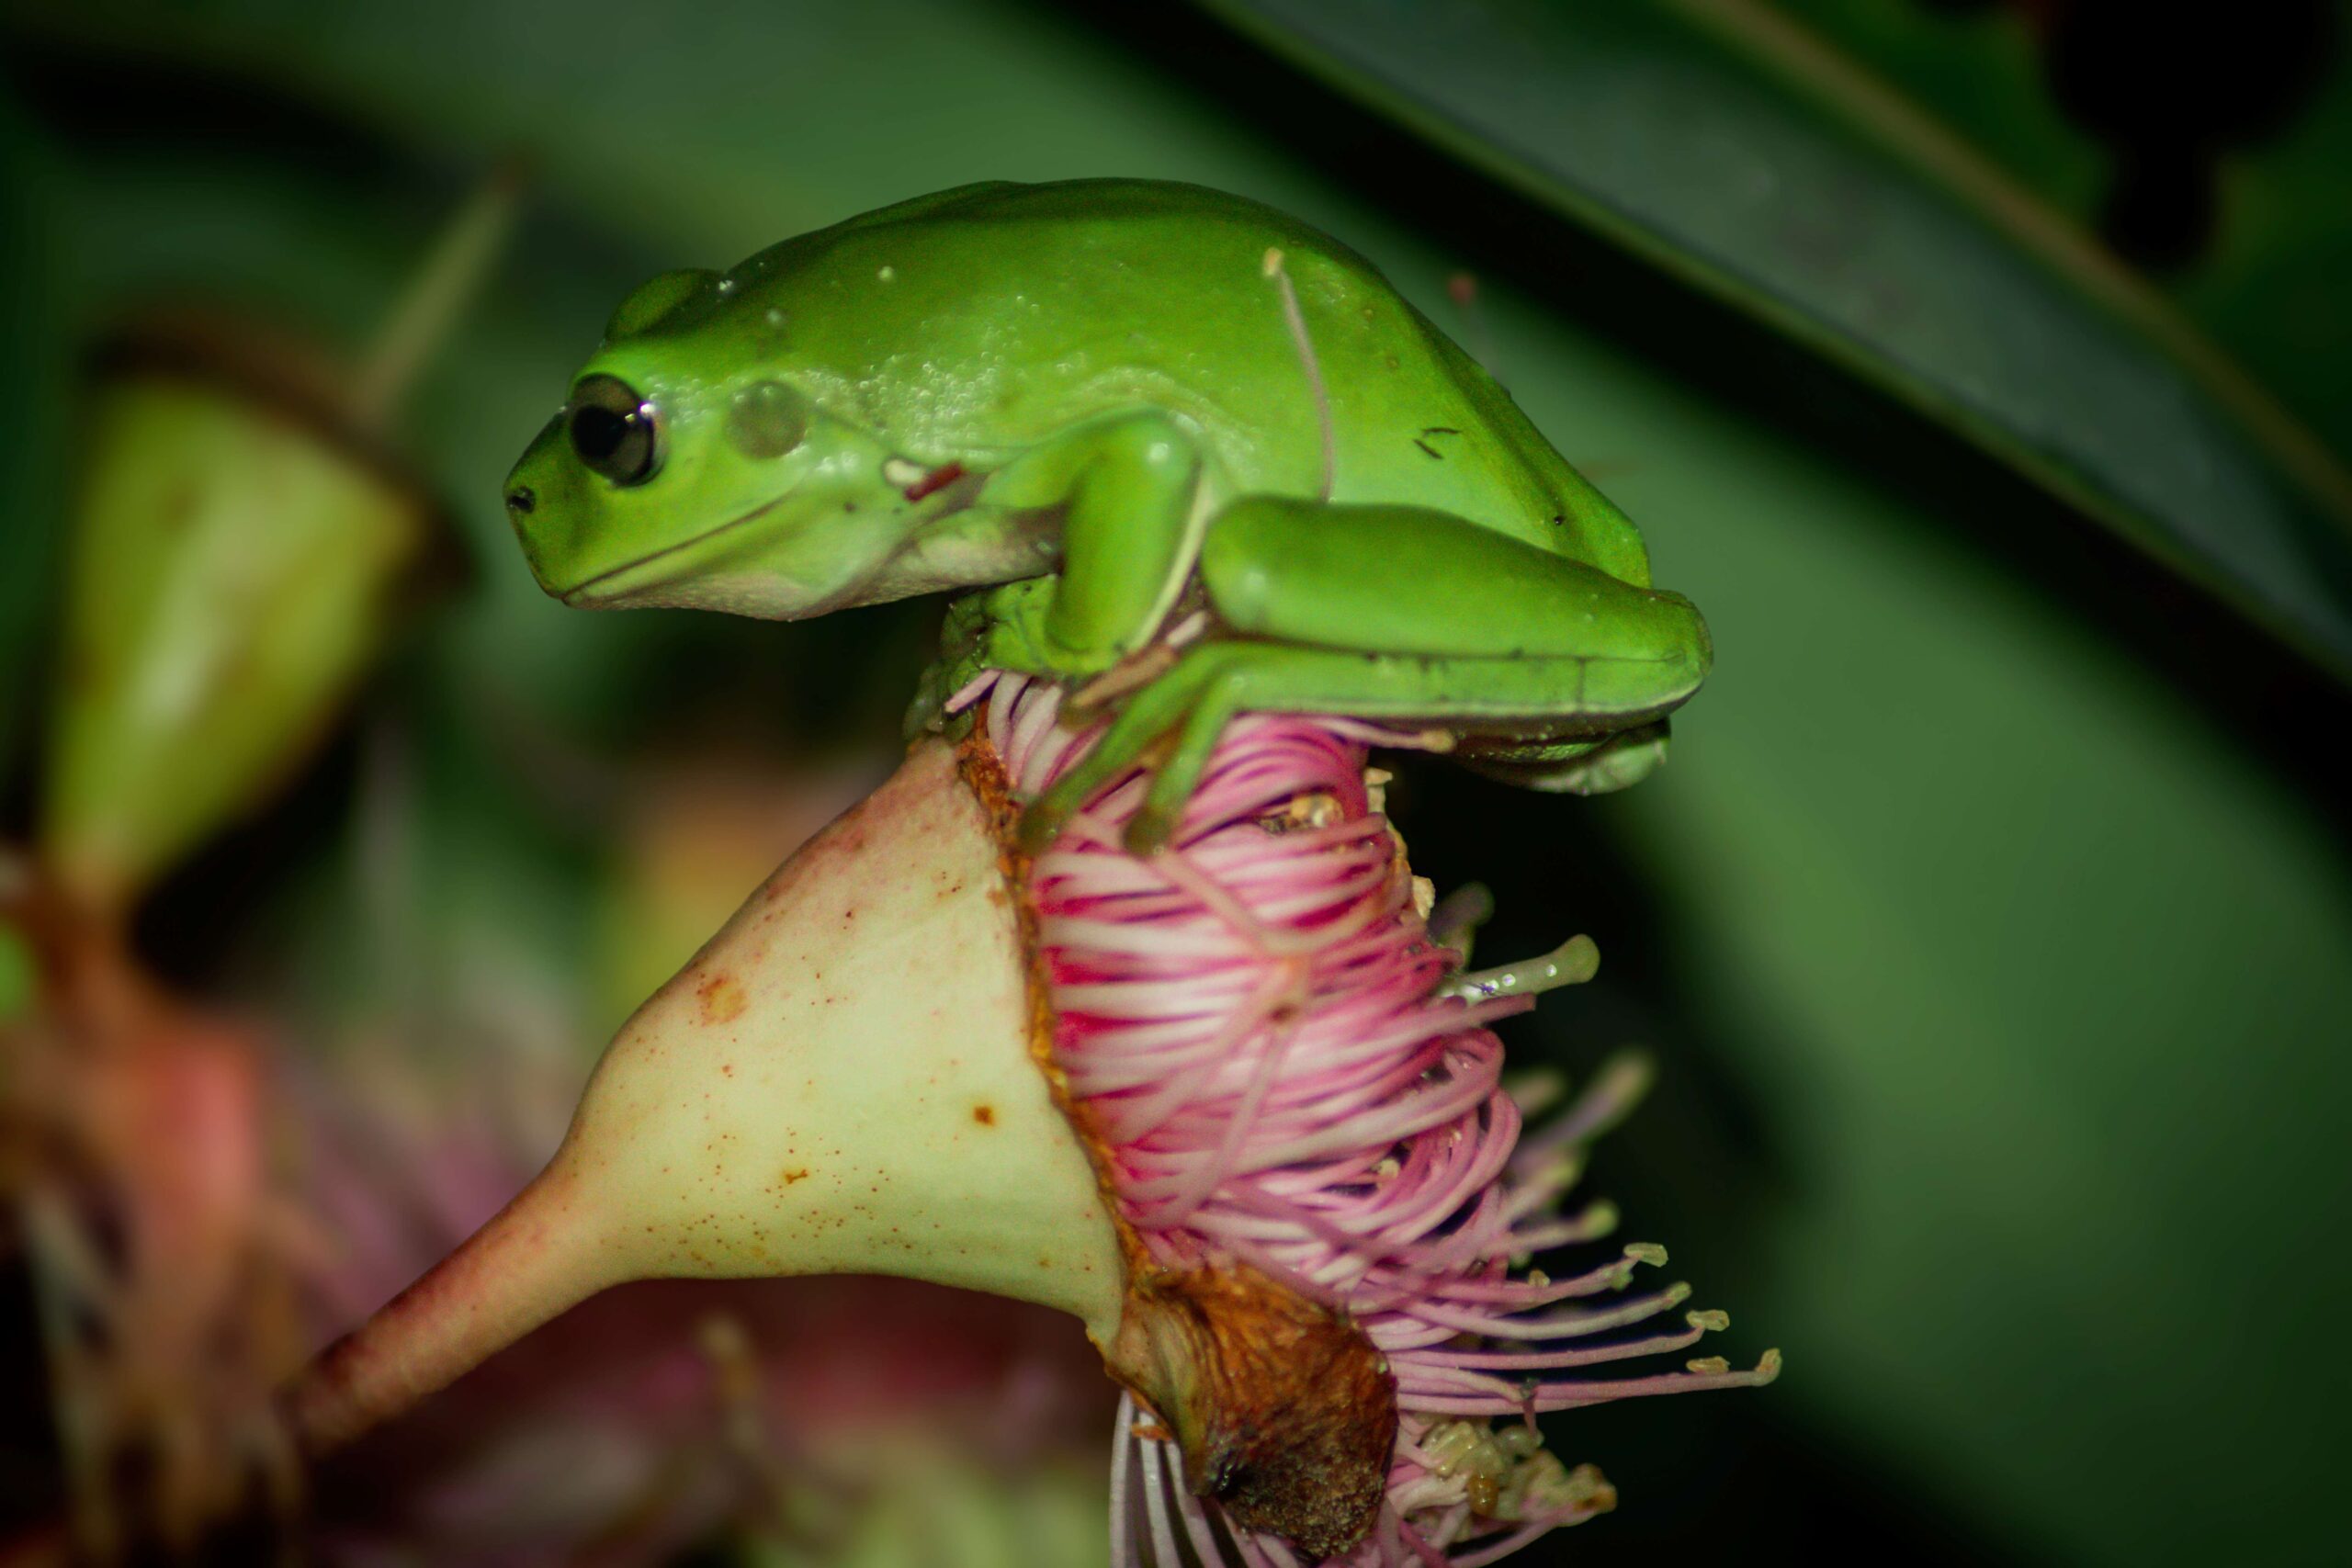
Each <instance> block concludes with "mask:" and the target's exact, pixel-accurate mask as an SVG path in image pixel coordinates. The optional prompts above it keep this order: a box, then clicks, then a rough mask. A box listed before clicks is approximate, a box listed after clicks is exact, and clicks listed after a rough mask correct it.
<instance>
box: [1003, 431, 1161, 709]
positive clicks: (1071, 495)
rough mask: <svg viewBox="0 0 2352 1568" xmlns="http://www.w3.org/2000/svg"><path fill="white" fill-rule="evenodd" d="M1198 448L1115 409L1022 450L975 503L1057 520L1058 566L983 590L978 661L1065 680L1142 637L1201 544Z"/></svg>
mask: <svg viewBox="0 0 2352 1568" xmlns="http://www.w3.org/2000/svg"><path fill="white" fill-rule="evenodd" d="M1200 477H1201V458H1200V449H1199V447H1198V446H1196V445H1195V443H1194V442H1193V438H1192V436H1191V435H1190V434H1187V433H1186V432H1185V431H1184V429H1183V428H1182V426H1181V425H1179V424H1177V423H1176V422H1175V421H1173V420H1172V419H1170V418H1169V417H1168V416H1167V415H1166V414H1163V413H1160V412H1157V411H1153V410H1142V411H1138V412H1133V413H1125V414H1119V415H1116V416H1114V417H1113V418H1110V419H1106V420H1099V421H1096V422H1094V423H1091V424H1087V425H1083V426H1080V428H1078V429H1076V430H1072V431H1070V432H1069V433H1068V434H1064V435H1061V436H1059V437H1057V438H1056V439H1054V440H1052V441H1050V442H1047V443H1046V444H1045V445H1043V446H1038V447H1036V448H1035V449H1034V450H1032V451H1030V452H1028V453H1025V454H1023V456H1022V457H1019V458H1017V459H1015V460H1014V461H1012V463H1009V464H1007V465H1006V466H1005V467H1004V468H1001V469H1000V470H998V471H997V473H995V474H994V475H992V476H991V477H990V478H989V482H988V484H987V486H986V487H985V488H984V489H983V490H982V491H981V492H980V495H979V498H978V501H979V504H982V505H987V506H997V507H1002V508H1004V509H1006V510H1008V511H1024V512H1025V511H1056V512H1058V513H1060V515H1061V570H1060V572H1059V573H1058V574H1057V575H1055V576H1052V577H1041V578H1032V579H1029V580H1027V581H1022V582H1014V583H1008V584H1006V585H1005V586H1004V587H1001V588H999V589H995V590H993V591H991V592H989V593H988V594H986V595H984V596H983V597H982V602H981V610H982V614H983V616H984V618H985V620H986V622H987V629H986V630H985V631H984V632H983V633H982V634H981V637H980V663H982V664H983V665H987V666H992V667H994V668H997V669H1004V670H1019V671H1026V672H1028V673H1031V674H1039V675H1050V676H1055V677H1058V678H1063V679H1069V678H1074V677H1079V676H1084V675H1092V674H1097V673H1099V672H1101V671H1104V670H1107V669H1109V668H1110V667H1111V666H1112V665H1114V664H1116V663H1117V662H1118V661H1119V660H1122V659H1124V658H1125V657H1127V656H1128V655H1129V654H1132V653H1135V652H1136V651H1138V650H1139V649H1142V648H1144V647H1145V646H1146V645H1147V644H1148V643H1149V642H1150V641H1151V639H1152V637H1153V635H1154V633H1156V632H1157V631H1158V630H1159V624H1160V622H1161V621H1162V620H1164V619H1165V618H1166V617H1167V615H1168V612H1169V610H1170V607H1171V606H1173V605H1174V604H1175V603H1176V600H1177V598H1178V597H1179V596H1180V595H1181V594H1182V592H1183V589H1184V583H1185V581H1186V579H1187V578H1189V577H1190V576H1191V575H1192V570H1193V561H1194V559H1195V558H1197V557H1198V555H1199V553H1200V547H1201V533H1202V529H1203V527H1204V525H1205V521H1206V519H1205V515H1204V510H1203V508H1202V507H1201V505H1200V504H1199V502H1200V491H1201V484H1200Z"/></svg>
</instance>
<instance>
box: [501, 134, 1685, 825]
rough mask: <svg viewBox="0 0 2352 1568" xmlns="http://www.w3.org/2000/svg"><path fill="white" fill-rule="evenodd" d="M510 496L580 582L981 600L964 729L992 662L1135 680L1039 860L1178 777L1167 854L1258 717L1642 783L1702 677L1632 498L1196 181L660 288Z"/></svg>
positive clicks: (1354, 270)
mask: <svg viewBox="0 0 2352 1568" xmlns="http://www.w3.org/2000/svg"><path fill="white" fill-rule="evenodd" d="M506 501H507V510H508V513H509V516H510V518H511V520H512V521H513V523H514V525H515V531H516V533H517V535H518V536H520V537H521V539H522V542H523V547H524V550H525V552H526V555H527V556H528V557H529V559H530V563H531V569H532V570H533V571H534V572H535V573H536V574H537V577H538V580H539V581H540V583H541V584H542V585H543V586H544V587H545V588H546V589H547V591H548V592H549V593H552V594H555V595H557V596H559V597H560V598H561V599H562V600H563V601H564V602H565V603H567V604H580V605H592V606H620V605H686V606H693V607H697V608H705V609H717V610H725V611H730V612H733V613H735V614H738V615H758V616H764V617H769V618H773V619H781V620H796V619H801V618H805V617H808V616H812V615H823V614H825V613H826V612H828V611H831V610H835V609H841V608H843V607H845V606H849V605H853V604H878V603H880V602H882V601H885V600H889V599H897V598H902V597H904V596H906V595H908V594H912V593H924V592H939V591H949V592H961V593H963V594H964V597H962V598H960V599H958V600H957V601H956V604H954V605H953V606H952V607H951V610H950V613H949V615H948V621H947V632H946V638H945V643H946V647H945V652H944V657H943V660H942V661H941V663H940V664H939V665H938V666H936V667H934V669H933V671H932V672H931V673H930V674H929V675H928V676H927V677H926V679H925V683H924V691H925V694H926V697H925V699H924V700H923V701H922V702H919V704H918V710H919V716H920V717H921V718H922V720H924V721H926V722H929V723H931V724H933V725H936V724H937V723H938V722H939V705H940V703H941V702H942V701H943V700H944V698H945V697H946V696H947V695H949V694H952V693H953V692H955V691H956V689H957V688H958V687H959V686H960V685H961V684H962V683H963V682H964V681H965V680H966V679H967V678H968V677H969V676H970V675H972V674H973V673H976V672H977V671H979V670H981V669H984V668H989V667H996V668H1004V669H1012V670H1018V671H1027V672H1031V673H1035V674H1039V675H1045V676H1048V677H1052V678H1056V679H1058V680H1062V681H1066V682H1073V683H1080V694H1079V697H1080V706H1081V707H1083V706H1084V705H1086V699H1087V698H1088V697H1089V696H1090V694H1089V692H1088V691H1087V690H1086V686H1085V684H1083V683H1084V682H1089V680H1090V678H1091V677H1097V676H1107V678H1106V679H1104V680H1103V682H1102V683H1101V685H1100V687H1099V688H1097V692H1098V693H1099V694H1110V693H1113V692H1116V693H1118V694H1119V695H1118V696H1116V697H1115V698H1114V697H1110V696H1107V695H1103V696H1102V698H1101V701H1100V705H1103V706H1106V707H1115V710H1116V716H1115V718H1114V720H1113V722H1112V724H1111V726H1110V728H1109V729H1108V730H1107V731H1106V733H1105V735H1104V737H1103V740H1102V741H1101V743H1100V744H1098V745H1097V747H1096V748H1095V750H1093V751H1092V753H1091V755H1090V756H1089V758H1088V759H1087V761H1085V763H1084V764H1083V765H1082V766H1081V767H1080V768H1078V769H1076V770H1074V771H1073V772H1072V773H1070V774H1069V775H1068V776H1067V777H1065V778H1064V779H1063V780H1062V781H1060V782H1059V783H1057V784H1056V786H1055V787H1054V788H1053V789H1051V790H1050V791H1048V792H1047V793H1046V795H1043V796H1041V797H1040V798H1039V799H1037V800H1036V801H1035V802H1033V803H1031V805H1030V807H1029V808H1028V811H1027V814H1026V817H1025V818H1024V821H1023V836H1024V839H1025V840H1027V842H1028V843H1029V844H1030V846H1031V847H1033V848H1036V847H1042V846H1043V844H1044V843H1046V842H1047V841H1049V840H1051V838H1052V837H1053V835H1054V834H1055V833H1056V832H1057V831H1058V829H1059V828H1060V826H1061V824H1062V822H1063V821H1064V820H1065V819H1066V818H1068V816H1069V813H1070V812H1071V811H1073V810H1075V809H1076V808H1077V807H1078V806H1079V805H1080V804H1081V803H1082V802H1083V801H1084V800H1085V798H1086V796H1087V795H1089V794H1091V792H1092V791H1093V790H1094V789H1095V788H1096V787H1097V786H1098V785H1099V784H1102V783H1103V782H1104V781H1105V780H1107V779H1108V778H1110V777H1112V776H1113V775H1114V774H1115V773H1119V772H1120V771H1123V770H1124V769H1126V768H1128V767H1131V766H1133V765H1135V764H1136V762H1137V761H1141V760H1144V759H1147V758H1149V759H1152V760H1153V766H1154V775H1153V779H1152V783H1151V785H1150V794H1149V798H1148V806H1147V808H1146V809H1145V810H1144V811H1143V812H1142V813H1141V814H1140V815H1139V816H1138V817H1137V818H1136V822H1135V826H1134V829H1133V830H1132V831H1131V833H1130V835H1129V845H1130V847H1131V848H1133V849H1135V850H1136V851H1137V852H1145V853H1148V852H1153V851H1155V850H1157V849H1158V848H1159V846H1160V845H1161V844H1163V843H1164V842H1165V841H1166V840H1167V838H1168V836H1169V834H1170V832H1171V831H1172V830H1173V829H1174V826H1175V824H1176V822H1177V821H1178V819H1179V818H1180V816H1181V813H1182V808H1183V806H1184V802H1185V801H1186V799H1187V798H1189V796H1190V795H1191V794H1192V792H1193V786H1194V785H1195V784H1196V783H1197V781H1198V779H1199V777H1200V774H1201V771H1202V769H1203V768H1204V765H1205V764H1206V761H1207V759H1208V756H1209V753H1210V751H1211V750H1212V749H1213V748H1214V746H1215V744H1216V739H1217V736H1218V734H1219V733H1220V732H1221V730H1222V729H1223V728H1224V725H1225V724H1226V722H1227V720H1228V719H1229V718H1231V717H1232V716H1234V715H1235V714H1238V713H1244V712H1252V711H1261V712H1262V711H1275V712H1291V713H1333V714H1346V715H1351V716H1361V717H1365V718H1372V719H1377V720H1382V721H1385V722H1392V723H1397V724H1400V725H1405V726H1410V727H1418V728H1424V729H1428V730H1431V731H1435V732H1439V733H1441V734H1442V735H1443V736H1445V737H1447V738H1448V739H1450V742H1451V744H1452V747H1453V750H1454V752H1455V754H1456V755H1457V756H1459V757H1460V758H1461V759H1462V760H1464V761H1467V762H1469V763H1470V764H1471V765H1472V766H1474V767H1477V768H1480V769H1481V770H1482V771H1486V772H1488V773H1494V774H1496V775H1498V776H1500V777H1505V778H1510V779H1512V780H1513V781H1515V782H1518V783H1521V784H1528V785H1530V786H1532V787H1535V788H1541V789H1560V790H1572V791H1577V792H1590V791H1595V790H1601V789H1615V788H1621V787H1623V786H1624V785H1625V784H1631V783H1633V782H1634V781H1635V780H1636V779H1638V778H1640V777H1642V776H1643V775H1644V774H1645V773H1647V772H1649V771H1650V770H1651V769H1652V768H1653V767H1655V766H1656V764H1657V761H1658V760H1659V759H1660V758H1661V757H1662V756H1663V754H1664V750H1665V717H1666V715H1667V714H1668V712H1669V711H1670V710H1672V709H1673V708H1675V707H1677V706H1679V705H1680V704H1681V703H1682V702H1684V701H1685V700H1686V699H1688V698H1689V697H1690V695H1691V693H1692V692H1694V691H1695V690H1697V688H1698V686H1699V683H1700V682H1701V681H1702V679H1703V678H1704V677H1705V674H1706V671H1707V667H1708V662H1709V659H1710V649H1709V645H1708V640H1707V632H1706V627H1705V625H1704V623H1703V622H1702V621H1701V619H1700V618H1699V615H1698V613H1697V611H1696V610H1694V609H1693V608H1692V607H1691V604H1690V602H1689V601H1688V600H1686V599H1684V598H1682V597H1681V596H1680V595H1679V594H1675V593H1669V592H1662V591H1658V590H1654V589H1652V588H1651V587H1650V585H1649V563H1648V559H1647V557H1646V555H1645V551H1644V549H1643V547H1642V541H1641V536H1639V534H1637V533H1636V532H1635V531H1634V525H1633V524H1632V523H1631V522H1630V521H1629V520H1628V519H1627V518H1626V517H1625V515H1624V513H1622V512H1620V511H1618V509H1617V508H1616V507H1615V506H1613V505H1611V503H1610V502H1609V501H1608V500H1607V499H1606V498H1604V497H1603V496H1602V495H1601V494H1600V491H1597V490H1595V489H1594V488H1593V487H1592V486H1591V485H1590V484H1589V483H1588V482H1587V481H1586V480H1585V479H1583V477H1582V476H1580V475H1579V474H1577V471H1576V470H1575V469H1574V468H1571V467H1570V466H1569V465H1568V463H1567V461H1566V459H1565V458H1563V457H1561V456H1560V455H1559V454H1558V453H1557V452H1555V451H1554V450H1553V448H1552V447H1551V446H1550V445H1549V444H1548V443H1546V442H1545V441H1544V437H1543V436H1542V435H1541V434H1538V433H1537V431H1536V429H1535V427H1534V426H1533V425H1532V424H1531V423H1529V422H1528V420H1527V418H1526V416H1525V415H1524V414H1522V413H1521V412H1520V411H1519V409H1518V406H1517V405H1516V404H1514V403H1513V402H1512V401H1511V400H1510V396H1509V394H1507V393H1506V392H1504V390H1503V389H1502V388H1501V387H1500V386H1498V384H1497V383H1496V381H1495V380H1494V378H1492V377H1490V376H1489V375H1487V372H1486V371H1485V370H1484V369H1482V368H1480V367H1479V366H1477V365H1476V363H1475V362H1473V361H1472V360H1471V359H1470V358H1469V356H1468V355H1465V354H1464V353H1463V352H1462V351H1461V349H1459V348H1458V347H1456V346H1455V345H1454V344H1453V343H1451V342H1450V341H1448V340H1447V339H1446V337H1445V336H1444V335H1443V334H1442V333H1440V332H1439V331H1438V330H1437V328H1436V327H1434V326H1433V325H1431V324H1430V321H1428V319H1427V318H1425V317H1424V316H1422V315H1421V314H1420V313H1419V311H1417V310H1414V309H1413V307H1412V306H1411V305H1409V304H1408V303H1407V302H1406V301H1405V299H1403V298H1402V297H1400V296H1399V295H1398V294H1397V291H1396V290H1395V289H1394V288H1391V287H1390V286H1389V285H1388V283H1387V281H1386V280H1385V279H1384V278H1383V277H1382V276H1380V274H1379V273H1378V272H1377V271H1376V270H1374V267H1373V266H1372V265H1371V264H1370V263H1368V262H1366V261H1365V260H1364V259H1363V257H1361V256H1359V255H1357V254H1355V253H1353V252H1352V251H1350V250H1348V249H1347V248H1346V247H1345V246H1343V245H1341V244H1340V243H1338V242H1336V241H1334V240H1332V239H1330V238H1329V237H1328V236H1325V235H1323V234H1319V233H1317V232H1316V231H1314V230H1312V229H1309V228H1306V226H1304V225H1303V224H1300V223H1298V222H1296V221H1295V220H1291V219H1289V218H1286V217H1284V216H1283V215H1282V214H1281V213H1279V212H1276V211H1274V210H1272V209H1270V208H1266V207H1262V206H1260V205H1258V204H1257V203H1255V202H1250V201H1245V200H1242V199H1241V198H1239V197H1231V196H1226V195H1221V194H1219V193H1217V192H1215V191H1210V190H1204V189H1201V188H1199V187H1197V186H1183V185H1173V184H1165V183H1159V182H1152V181H1143V180H1079V181H1071V182H1068V183H1065V184H1057V185H1039V186H1022V185H1012V184H993V185H982V186H966V187H963V188H961V189H957V190H951V191H944V192H941V193H939V194H937V195H934V196H928V197H921V198H919V199H917V200H913V201H909V202H902V203H900V204H899V205H898V206H895V207H889V208H885V209H881V210H880V211H877V212H872V213H868V214H866V215H865V216H864V217H860V218H854V219H852V220H849V221H847V222H845V223H841V224H838V225H836V226H834V227H833V228H831V229H826V230H822V231H818V232H816V233H812V234H807V235H803V236H801V237H800V238H798V239H795V240H789V241H786V243H783V244H780V245H777V246H775V247H774V248H773V249H770V250H766V251H763V252H761V253H760V254H758V255H755V256H753V257H752V258H751V259H750V260H749V261H746V262H744V263H743V264H742V265H740V266H738V267H736V268H735V269H734V270H732V271H731V272H728V273H726V274H723V275H722V274H718V273H712V272H673V273H665V274H663V275H662V276H659V277H657V278H655V279H653V280H652V281H651V282H650V283H648V284H646V285H644V286H643V287H642V288H639V290H638V291H637V292H636V293H634V294H632V295H631V296H629V298H628V299H627V300H625V301H623V302H622V304H621V307H620V309H619V310H617V311H616V312H615V313H614V316H613V319H612V321H611V323H610V324H609V325H608V326H607V328H606V330H605V341H604V343H603V344H602V345H601V346H600V347H599V348H598V350H597V352H596V354H595V356H594V358H592V359H591V360H590V361H589V362H588V364H587V365H586V366H585V367H582V370H581V372H580V374H579V376H578V377H577V378H575V379H574V381H573V391H572V398H571V401H570V402H569V403H567V404H566V406H565V408H564V409H563V410H562V411H561V412H559V413H558V414H557V415H556V417H555V418H554V419H552V420H550V421H549V422H548V425H547V426H546V428H545V429H543V430H542V431H541V432H540V433H539V435H538V437H537V439H536V440H535V441H533V443H532V444H531V446H530V448H529V449H528V450H527V451H526V453H525V454H524V456H523V458H522V460H521V461H520V462H519V463H518V464H516V466H515V471H514V473H513V474H512V475H511V476H510V477H509V479H508V481H507V496H506ZM974 591H978V592H974ZM1179 625H1182V626H1184V627H1185V628H1186V629H1187V633H1188V635H1187V637H1185V639H1184V640H1183V642H1182V646H1181V647H1180V648H1175V649H1171V648H1170V646H1168V644H1167V643H1166V642H1165V641H1164V640H1163V639H1164V637H1165V636H1166V634H1167V633H1168V632H1169V631H1170V628H1171V626H1179Z"/></svg>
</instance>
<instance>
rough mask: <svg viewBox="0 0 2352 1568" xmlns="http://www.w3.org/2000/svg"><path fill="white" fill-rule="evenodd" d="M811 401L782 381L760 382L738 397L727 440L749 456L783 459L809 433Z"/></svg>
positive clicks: (731, 415)
mask: <svg viewBox="0 0 2352 1568" xmlns="http://www.w3.org/2000/svg"><path fill="white" fill-rule="evenodd" d="M808 434H809V400H808V399H806V398H804V397H802V396H801V395H800V394H799V393H798V392H797V391H795V390H793V389H791V388H790V387H788V386H786V385H785V384H784V383H783V382H782V381H760V382H757V383H754V384H753V385H752V386H749V387H746V388H744V389H742V390H741V391H740V392H738V393H736V394H735V406H734V407H733V408H732V409H730V410H729V411H728V414H727V439H728V440H729V441H731V442H733V443H734V444H735V449H736V450H737V451H739V452H741V453H742V454H743V456H745V457H783V456H784V455H785V454H786V452H789V451H791V450H792V449H793V448H794V447H795V446H799V445H800V443H801V441H802V440H803V439H804V438H806V437H807V435H808Z"/></svg>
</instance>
